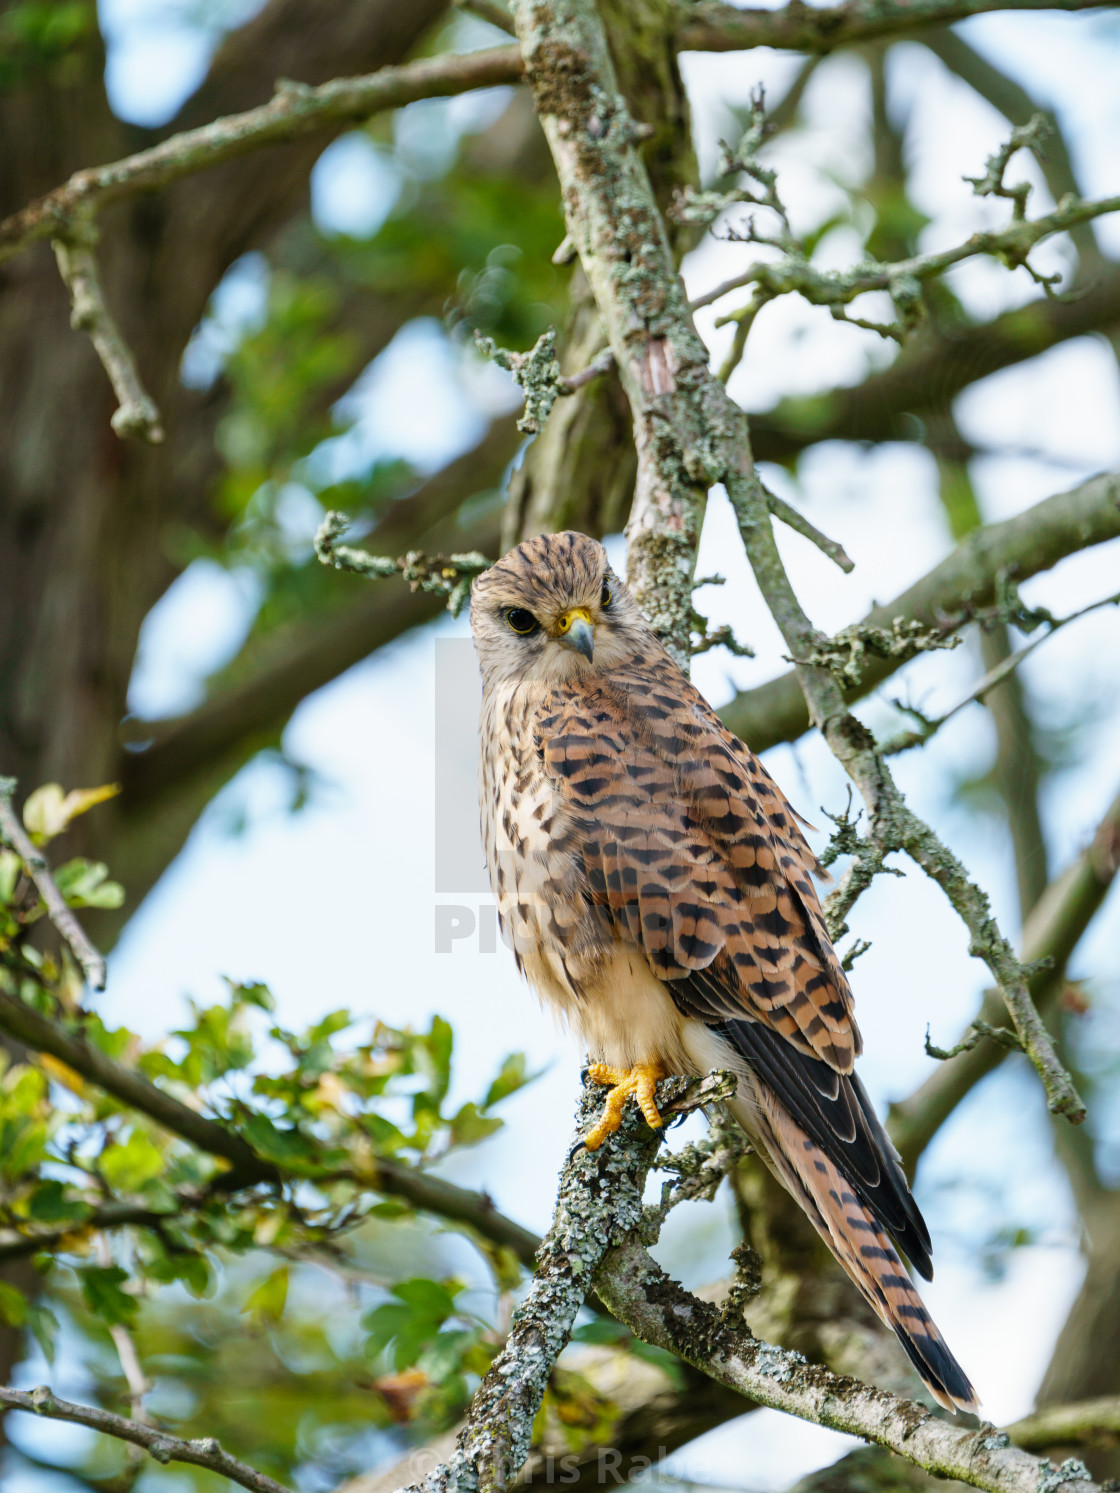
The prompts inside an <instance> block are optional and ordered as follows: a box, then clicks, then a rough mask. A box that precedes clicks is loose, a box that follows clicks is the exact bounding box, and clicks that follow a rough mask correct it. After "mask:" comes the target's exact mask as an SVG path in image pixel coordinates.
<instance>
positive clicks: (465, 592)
mask: <svg viewBox="0 0 1120 1493" xmlns="http://www.w3.org/2000/svg"><path fill="white" fill-rule="evenodd" d="M349 527H350V519H349V518H348V517H347V515H346V514H345V513H337V512H335V511H334V510H333V509H332V510H331V512H330V513H328V514H327V516H326V517H325V518H324V519H323V522H322V523H321V524H320V525H319V528H318V531H317V533H316V535H315V553H316V555H317V556H318V557H319V560H320V562H321V563H322V564H323V565H330V566H333V568H334V569H335V570H348V571H350V572H351V573H352V574H354V575H364V576H365V577H366V579H367V580H371V581H372V580H384V579H386V578H387V577H388V576H391V575H399V576H401V577H402V578H403V579H404V580H405V581H406V582H407V583H408V587H409V590H411V591H427V592H431V593H433V594H434V595H437V596H446V597H447V610H448V611H449V612H450V613H451V615H452V616H453V617H457V616H458V615H459V612H460V611H461V610H462V608H463V606H464V604H465V603H466V600H467V598H468V597H469V596H470V592H471V582H472V581H473V580H474V578H475V576H476V575H481V573H482V572H483V571H484V570H489V568H490V566H491V565H493V563H494V562H493V560H488V559H487V557H486V556H485V555H480V554H479V553H478V552H477V551H476V550H472V551H471V553H470V554H467V555H425V554H423V553H422V552H421V551H420V550H410V551H409V552H408V554H407V555H401V556H400V557H399V558H398V559H395V560H393V559H390V558H389V557H388V556H387V555H371V554H369V553H368V552H367V551H366V550H359V549H354V548H353V546H352V545H349V544H339V543H338V540H339V538H340V537H341V536H342V535H343V534H345V533H346V530H347V529H348V528H349Z"/></svg>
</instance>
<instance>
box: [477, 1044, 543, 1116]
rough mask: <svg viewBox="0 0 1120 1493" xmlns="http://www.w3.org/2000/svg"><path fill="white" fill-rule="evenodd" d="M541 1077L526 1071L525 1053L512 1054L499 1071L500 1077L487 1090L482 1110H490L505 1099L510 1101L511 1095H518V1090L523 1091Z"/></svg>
mask: <svg viewBox="0 0 1120 1493" xmlns="http://www.w3.org/2000/svg"><path fill="white" fill-rule="evenodd" d="M539 1077H540V1074H539V1073H527V1072H526V1071H525V1054H524V1053H523V1052H511V1053H510V1054H509V1056H508V1057H507V1058H506V1059H505V1060H504V1061H503V1063H502V1066H501V1067H500V1068H499V1069H498V1076H497V1077H496V1078H495V1079H494V1082H493V1083H492V1084H491V1085H490V1087H489V1088H488V1089H487V1090H486V1098H485V1099H484V1100H483V1101H482V1108H483V1109H490V1108H491V1106H492V1105H495V1104H500V1103H501V1102H502V1100H503V1099H508V1098H509V1096H510V1095H511V1094H516V1093H517V1090H518V1089H523V1088H524V1087H525V1085H526V1084H527V1083H532V1082H533V1080H534V1079H535V1078H539Z"/></svg>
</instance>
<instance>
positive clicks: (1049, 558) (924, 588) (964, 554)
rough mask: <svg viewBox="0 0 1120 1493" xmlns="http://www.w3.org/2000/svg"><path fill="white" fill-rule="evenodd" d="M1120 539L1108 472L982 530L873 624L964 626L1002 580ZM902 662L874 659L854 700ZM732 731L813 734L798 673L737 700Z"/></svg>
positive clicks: (1119, 515) (870, 621)
mask: <svg viewBox="0 0 1120 1493" xmlns="http://www.w3.org/2000/svg"><path fill="white" fill-rule="evenodd" d="M1117 536H1120V473H1106V474H1104V475H1102V476H1100V477H1093V478H1091V479H1090V480H1089V481H1088V482H1084V483H1082V484H1081V485H1080V486H1078V487H1075V488H1072V489H1070V491H1068V492H1064V493H1057V494H1055V495H1054V496H1053V497H1050V498H1045V499H1043V501H1042V502H1041V503H1036V504H1035V505H1034V507H1033V508H1028V509H1027V510H1026V511H1025V512H1023V513H1020V514H1018V515H1016V517H1015V518H1011V519H1007V520H1005V521H1004V522H1003V523H1000V524H989V525H987V526H986V527H985V528H982V529H976V530H974V531H973V532H972V533H971V534H969V535H968V537H967V538H966V539H964V540H962V541H961V543H960V544H958V545H957V547H956V548H955V549H954V550H953V551H952V552H951V553H950V554H949V555H947V556H946V557H945V559H944V560H942V561H941V563H940V564H939V565H935V566H934V568H933V569H932V570H931V571H929V572H928V573H927V574H926V575H924V576H923V577H922V579H921V580H919V581H916V582H915V583H914V585H913V586H910V587H909V588H908V589H907V590H905V591H903V592H902V593H901V594H900V595H899V596H896V597H895V598H894V600H893V601H888V602H886V603H885V604H884V605H882V606H877V607H874V608H873V609H872V610H871V611H870V612H868V614H867V616H866V617H865V618H864V624H863V625H866V626H874V627H883V628H890V627H891V626H892V625H893V624H894V622H895V620H896V619H898V620H901V621H903V622H920V623H921V624H922V625H923V626H925V627H930V628H932V627H936V626H939V625H942V626H945V625H947V619H952V618H959V622H958V623H955V624H954V625H963V624H964V623H966V622H968V621H969V620H970V619H971V618H972V617H973V616H974V615H975V613H976V610H977V609H978V608H983V607H986V606H990V605H991V604H992V602H993V601H994V599H995V596H996V590H997V585H998V582H999V577H1000V576H1001V575H1011V576H1014V578H1015V580H1016V582H1017V583H1019V584H1022V582H1024V581H1026V580H1029V579H1030V577H1031V576H1033V575H1038V574H1039V573H1040V572H1042V571H1044V570H1049V569H1050V568H1051V566H1053V565H1056V564H1057V563H1058V561H1059V560H1063V559H1065V557H1066V556H1067V555H1072V554H1076V553H1077V552H1078V551H1079V550H1082V549H1088V548H1090V547H1091V546H1093V545H1096V544H1104V543H1106V542H1107V541H1108V540H1110V539H1115V538H1117ZM901 662H902V660H901V659H898V658H895V659H891V658H871V657H869V658H867V659H866V661H865V664H864V668H863V672H862V674H861V676H860V681H859V683H858V685H855V686H853V687H852V688H850V689H847V690H846V691H845V699H846V700H847V701H849V702H850V701H852V700H856V699H859V698H860V697H861V696H863V695H865V694H868V693H869V692H870V691H871V690H873V689H874V688H875V687H876V686H877V685H879V684H881V683H882V682H883V680H884V679H887V678H888V677H889V676H890V675H891V674H892V673H893V672H894V671H895V669H897V668H899V667H900V665H901ZM720 715H721V716H722V717H723V720H724V721H725V722H726V724H727V726H728V727H729V728H730V729H731V730H732V731H734V732H735V734H736V735H737V736H741V737H742V738H743V740H744V741H746V742H748V743H749V744H750V746H751V747H752V748H753V749H754V750H755V751H756V752H763V751H766V749H767V748H768V747H771V746H774V745H775V743H777V742H779V741H792V740H795V739H796V738H797V737H798V736H801V735H802V734H803V733H804V732H805V731H807V730H808V729H809V725H810V721H809V709H808V706H807V705H806V702H805V697H804V695H802V693H801V689H800V686H799V685H798V682H797V675H796V673H795V672H794V671H792V670H791V671H790V672H789V673H787V674H781V675H779V676H778V678H777V679H771V680H770V681H769V682H768V683H766V684H762V685H759V686H758V687H757V688H756V689H753V690H745V691H744V692H743V693H741V694H739V695H736V696H735V698H734V699H733V700H730V701H729V702H728V703H727V704H726V705H725V706H724V707H723V708H722V710H721V711H720Z"/></svg>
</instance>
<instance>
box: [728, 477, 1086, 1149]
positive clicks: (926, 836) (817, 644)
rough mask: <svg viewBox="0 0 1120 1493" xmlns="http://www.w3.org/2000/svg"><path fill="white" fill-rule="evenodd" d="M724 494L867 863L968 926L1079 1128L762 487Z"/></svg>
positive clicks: (1021, 988)
mask: <svg viewBox="0 0 1120 1493" xmlns="http://www.w3.org/2000/svg"><path fill="white" fill-rule="evenodd" d="M728 493H729V496H730V497H731V501H732V506H733V507H734V508H735V512H736V516H737V517H738V520H739V529H740V533H741V534H742V536H743V543H744V546H745V548H746V551H747V556H748V558H749V560H750V562H751V568H752V570H753V571H754V574H755V579H756V580H757V581H758V585H759V589H760V590H761V591H762V594H763V597H764V598H765V600H766V603H767V605H768V607H769V608H770V612H771V614H772V616H773V617H774V620H775V621H776V622H777V624H778V627H779V628H780V630H781V633H782V636H783V638H784V639H785V641H786V643H787V645H788V646H789V649H790V652H791V654H792V656H793V657H794V658H795V659H797V660H799V662H798V663H797V664H796V671H797V677H798V681H799V683H800V685H801V688H802V690H803V691H804V694H805V698H806V700H807V702H808V704H809V710H810V713H811V715H812V717H813V722H814V724H815V725H816V726H818V727H819V729H820V731H821V733H822V735H823V736H824V738H825V740H826V741H827V742H828V744H829V747H830V748H831V749H832V752H833V754H834V755H835V756H836V758H837V759H838V761H839V762H840V763H841V765H842V766H843V767H844V770H845V771H846V772H847V773H848V776H849V777H850V778H851V779H852V781H853V782H854V783H855V784H856V786H857V787H858V788H859V790H860V793H861V795H862V796H863V799H864V802H865V803H866V805H867V808H868V812H869V814H870V816H871V828H870V830H869V833H868V837H867V842H866V853H867V855H869V856H870V857H872V858H873V859H875V860H876V861H877V862H878V864H880V865H881V864H882V860H883V858H884V857H885V856H886V855H887V854H889V853H890V851H891V850H896V849H898V850H905V851H906V852H907V854H908V855H909V856H910V857H911V859H912V860H914V861H915V862H916V863H917V864H918V865H919V866H921V868H922V870H923V871H925V873H926V875H927V876H929V877H930V878H931V879H932V880H933V881H936V882H937V884H938V886H940V887H941V889H942V891H943V892H944V893H945V895H946V897H947V898H948V900H949V902H950V903H951V904H952V906H953V908H954V909H955V910H956V912H957V914H958V916H959V917H960V918H961V920H962V921H963V922H964V924H965V926H966V927H967V928H968V931H969V934H970V936H971V938H970V944H969V952H970V953H972V954H974V955H976V956H978V957H979V958H981V959H983V960H984V963H985V964H986V965H987V966H988V968H989V969H990V970H991V972H992V975H993V976H994V978H995V980H996V982H997V984H998V985H999V988H1000V993H1001V995H1002V996H1003V1000H1004V1002H1005V1004H1006V1006H1007V1009H1008V1012H1009V1013H1010V1015H1011V1019H1012V1021H1013V1022H1014V1024H1015V1030H1016V1032H1017V1033H1018V1036H1019V1040H1020V1041H1021V1042H1022V1044H1023V1050H1024V1052H1025V1053H1026V1054H1027V1056H1028V1057H1029V1058H1030V1060H1031V1062H1032V1064H1033V1065H1034V1067H1035V1070H1036V1072H1037V1073H1038V1075H1039V1078H1040V1079H1041V1080H1042V1084H1043V1087H1044V1088H1045V1090H1046V1099H1047V1104H1048V1106H1049V1108H1050V1110H1051V1112H1052V1113H1054V1114H1064V1115H1066V1116H1067V1118H1068V1119H1069V1120H1071V1121H1072V1122H1073V1123H1074V1124H1079V1123H1080V1122H1081V1121H1082V1120H1083V1119H1084V1118H1085V1106H1084V1105H1083V1104H1082V1102H1081V1099H1080V1097H1079V1095H1078V1093H1077V1091H1076V1089H1075V1088H1074V1086H1073V1081H1072V1079H1071V1078H1070V1076H1069V1074H1068V1073H1066V1071H1065V1069H1064V1068H1063V1067H1062V1065H1061V1063H1060V1062H1059V1061H1058V1057H1057V1054H1056V1053H1055V1051H1054V1047H1053V1044H1052V1042H1051V1040H1050V1035H1049V1033H1048V1032H1047V1030H1046V1028H1045V1026H1044V1025H1043V1022H1042V1019H1041V1017H1040V1016H1039V1014H1038V1012H1037V1010H1036V1009H1035V1007H1034V1003H1033V1001H1032V1000H1031V996H1030V991H1029V989H1028V985H1027V978H1028V972H1027V971H1026V970H1025V969H1024V967H1023V966H1022V965H1021V964H1020V963H1019V961H1018V960H1017V959H1016V958H1015V955H1014V952H1013V951H1012V949H1011V946H1010V944H1009V943H1008V942H1007V940H1006V939H1005V938H1004V937H1003V935H1002V933H1001V932H1000V930H999V927H998V926H997V924H996V921H995V919H994V918H993V916H992V911H991V905H990V903H989V901H988V898H987V896H986V894H985V893H984V892H983V891H982V890H981V889H980V887H978V886H977V885H976V883H975V882H972V881H970V880H969V878H968V876H967V874H966V872H965V869H964V867H963V866H962V865H961V863H960V861H958V860H957V858H956V857H955V856H954V855H953V854H952V852H951V851H950V850H949V849H948V847H947V846H945V845H943V844H942V843H941V841H940V840H939V839H938V838H937V836H936V835H935V834H934V832H933V830H932V829H931V828H930V827H929V825H927V824H925V823H924V822H923V821H922V820H921V819H919V818H918V816H917V815H916V814H915V813H914V812H913V810H912V809H911V808H910V807H909V806H908V805H907V803H906V801H905V799H904V798H903V796H902V794H901V793H900V792H899V790H898V788H897V786H896V785H895V783H894V780H893V778H892V777H891V774H890V770H889V769H888V767H887V764H886V759H885V758H884V757H883V755H882V753H881V752H880V751H879V750H878V748H877V747H876V745H875V741H874V738H873V737H872V736H871V734H870V732H869V731H868V730H867V728H866V727H865V726H863V725H862V724H861V723H860V722H859V721H857V720H856V719H855V718H854V717H853V716H851V715H849V714H848V711H847V705H846V702H845V700H844V694H843V691H842V689H841V687H840V684H839V683H838V682H837V680H836V678H835V677H834V676H833V674H832V672H831V671H830V669H829V668H828V667H827V666H826V664H825V663H824V657H825V656H826V655H824V654H822V642H823V641H824V640H822V639H821V637H820V634H818V633H817V632H816V631H815V630H814V628H813V627H812V625H811V623H810V622H809V619H808V618H807V617H806V615H805V613H804V611H803V610H802V608H801V604H800V602H799V601H798V599H797V596H796V594H795V593H794V590H793V587H792V586H791V584H790V581H789V577H788V575H787V574H786V570H785V566H784V565H783V563H782V559H781V556H780V554H779V553H778V547H777V545H776V544H775V542H774V535H773V531H772V528H771V524H770V515H769V511H768V509H767V506H766V499H765V495H764V493H763V492H762V490H761V484H760V483H758V481H757V479H753V480H752V478H751V477H750V476H744V477H742V478H739V479H732V480H731V481H730V482H729V483H728ZM851 900H854V899H849V904H848V905H849V906H850V905H851Z"/></svg>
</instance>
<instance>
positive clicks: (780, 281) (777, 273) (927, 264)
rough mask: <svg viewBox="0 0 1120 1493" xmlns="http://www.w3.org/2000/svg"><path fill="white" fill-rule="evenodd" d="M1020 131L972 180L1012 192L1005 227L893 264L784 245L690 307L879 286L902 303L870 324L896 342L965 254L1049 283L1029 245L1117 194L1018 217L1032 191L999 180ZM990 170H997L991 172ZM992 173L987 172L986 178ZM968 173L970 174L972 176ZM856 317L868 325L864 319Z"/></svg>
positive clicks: (846, 299)
mask: <svg viewBox="0 0 1120 1493" xmlns="http://www.w3.org/2000/svg"><path fill="white" fill-rule="evenodd" d="M1029 129H1030V127H1029V126H1027V127H1025V130H1029ZM1025 130H1016V131H1014V132H1013V134H1012V138H1011V141H1010V142H1009V146H1008V147H1006V148H1005V150H1002V151H1000V152H998V153H997V155H996V156H993V157H992V158H991V160H990V161H989V163H988V174H987V175H986V176H985V177H983V178H977V182H979V183H980V185H982V186H983V187H984V190H983V191H982V192H981V191H980V186H977V187H976V190H977V191H978V192H979V194H980V195H981V196H986V195H997V196H1002V197H1011V198H1013V199H1014V202H1015V218H1014V221H1013V222H1011V223H1010V224H1009V225H1008V226H1007V227H1006V228H1000V229H994V230H992V231H988V232H982V233H974V234H972V235H971V236H970V237H969V238H967V239H966V240H965V241H964V243H962V244H957V245H955V246H954V247H953V248H951V249H942V250H940V251H939V252H937V253H931V254H917V255H914V256H913V257H912V258H910V259H900V260H897V261H896V262H894V263H892V264H878V263H875V262H873V261H871V262H869V261H863V262H861V263H859V264H856V265H853V266H852V267H851V268H850V269H846V270H821V269H817V268H816V266H814V265H812V264H810V263H809V261H808V259H807V258H806V257H805V256H804V254H802V253H801V252H800V251H798V252H795V253H790V252H787V253H785V254H784V255H783V256H782V257H781V258H780V259H775V260H757V261H756V262H755V263H754V264H752V265H750V266H749V267H748V268H747V269H745V270H744V271H743V272H742V274H740V275H735V276H734V277H733V278H732V279H730V280H725V281H724V282H723V283H722V284H721V285H717V286H716V287H715V288H714V289H712V290H709V291H706V292H705V293H704V294H703V295H702V296H698V297H697V298H696V300H694V301H693V302H691V307H692V309H693V310H696V309H698V308H699V307H701V306H708V305H711V304H712V302H713V301H718V300H719V299H720V298H721V297H722V296H725V295H727V294H728V293H729V292H731V291H733V290H738V289H740V288H741V287H742V286H744V285H755V286H757V287H758V289H757V290H756V293H755V300H754V301H752V302H751V304H750V306H749V307H748V308H747V314H748V315H749V316H750V317H751V318H752V319H753V316H754V315H755V314H757V312H758V310H759V309H760V304H761V303H764V302H765V301H769V300H775V299H776V298H777V297H778V296H783V295H790V294H792V293H794V292H796V293H797V294H798V295H800V296H802V297H803V298H804V299H805V300H807V301H808V302H809V303H810V304H811V305H814V306H827V307H828V308H829V309H830V310H831V311H832V312H833V314H834V315H836V314H837V313H838V312H839V311H841V310H842V308H843V307H844V306H847V305H849V304H850V303H851V302H852V301H854V300H855V299H856V298H857V297H858V296H861V295H866V294H867V293H868V292H869V291H876V290H883V291H886V292H887V293H888V294H889V295H890V297H891V299H892V300H893V301H894V303H895V306H896V307H898V308H899V311H900V319H899V321H898V322H897V323H893V324H891V325H890V326H881V325H879V324H878V323H876V324H875V325H874V326H873V327H872V330H875V331H880V332H885V333H887V334H888V335H890V336H892V337H894V338H896V340H900V341H901V340H903V339H904V338H905V337H906V336H907V335H908V334H909V333H910V332H911V331H913V330H914V328H915V326H916V325H917V323H916V321H915V320H914V316H913V314H912V312H913V309H914V308H915V307H917V306H919V305H920V302H919V300H918V296H917V286H918V285H919V284H921V283H922V282H923V281H925V280H932V279H934V278H936V277H937V276H938V275H942V274H944V273H945V271H946V270H947V269H950V268H951V267H952V266H953V265H955V264H960V263H961V262H962V261H963V260H965V259H971V258H973V257H974V256H975V255H978V254H988V255H991V256H992V257H993V258H995V259H1000V260H1002V261H1003V262H1004V263H1006V264H1007V265H1008V266H1011V267H1015V266H1021V267H1023V268H1024V269H1027V270H1028V271H1030V272H1031V273H1032V275H1034V277H1035V278H1036V280H1039V283H1043V281H1045V283H1046V285H1047V286H1048V287H1049V288H1050V289H1051V290H1052V288H1053V284H1054V282H1055V281H1056V279H1057V278H1058V277H1057V276H1044V277H1042V278H1041V279H1039V274H1038V271H1035V270H1032V269H1031V266H1030V264H1029V262H1028V255H1029V254H1030V251H1031V249H1033V248H1034V247H1035V245H1036V244H1039V243H1041V242H1042V241H1043V240H1044V239H1047V238H1050V237H1051V236H1052V235H1053V234H1055V233H1063V232H1066V231H1067V230H1069V229H1070V228H1074V227H1077V226H1079V225H1081V224H1083V223H1088V222H1090V221H1091V220H1092V219H1094V218H1099V217H1103V216H1104V215H1105V214H1107V213H1115V212H1120V196H1115V197H1102V198H1100V199H1099V200H1097V201H1090V202H1083V201H1081V200H1080V199H1079V198H1076V197H1073V196H1067V197H1064V198H1063V199H1062V201H1061V202H1060V203H1059V204H1058V206H1057V207H1056V208H1055V209H1054V211H1053V212H1052V213H1046V214H1044V216H1042V217H1040V218H1032V219H1030V220H1028V219H1026V218H1024V217H1023V216H1022V207H1023V202H1024V200H1025V194H1024V191H1023V188H1024V187H1025V188H1027V189H1028V190H1029V184H1028V183H1021V184H1020V185H1019V186H1016V187H1013V188H1012V187H1004V186H1003V185H1002V172H1003V169H1004V167H1005V166H1006V164H1007V159H1008V158H1009V155H1010V152H1011V150H1012V149H1014V150H1018V149H1020V148H1021V147H1022V146H1023V144H1024V143H1026V141H1025V140H1024V139H1023V138H1020V137H1022V136H1024V134H1025ZM1030 138H1031V139H1032V140H1033V139H1034V135H1033V134H1032V135H1031V137H1030ZM993 172H995V173H997V174H996V175H993ZM989 178H991V183H990V184H989ZM968 179H969V180H972V178H968ZM748 241H751V242H758V239H757V238H751V239H749V240H748ZM732 319H736V320H737V319H739V318H737V317H735V318H733V317H726V318H723V321H730V320H732ZM844 319H850V318H847V317H845V318H844ZM723 321H720V322H717V325H722V324H723ZM857 324H858V325H861V326H868V325H869V324H868V323H867V322H866V321H864V322H859V323H857Z"/></svg>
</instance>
